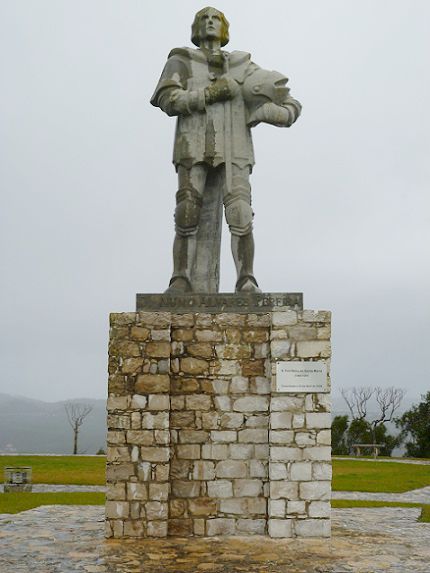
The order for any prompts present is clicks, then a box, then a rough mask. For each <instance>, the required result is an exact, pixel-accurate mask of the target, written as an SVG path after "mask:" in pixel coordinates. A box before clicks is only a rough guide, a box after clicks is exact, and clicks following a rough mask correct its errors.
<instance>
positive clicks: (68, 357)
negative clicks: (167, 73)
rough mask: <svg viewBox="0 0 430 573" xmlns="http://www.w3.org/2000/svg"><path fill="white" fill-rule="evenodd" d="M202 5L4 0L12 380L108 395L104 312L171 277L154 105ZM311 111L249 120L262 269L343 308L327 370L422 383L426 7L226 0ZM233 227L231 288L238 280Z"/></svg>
mask: <svg viewBox="0 0 430 573" xmlns="http://www.w3.org/2000/svg"><path fill="white" fill-rule="evenodd" d="M201 7H202V4H201V3H200V2H195V1H191V0H189V1H183V2H180V3H179V2H170V3H168V2H164V3H158V4H152V5H151V10H150V11H149V10H148V8H147V3H144V2H121V3H119V2H106V1H102V0H93V1H92V2H90V3H88V2H84V1H80V0H79V1H76V0H75V1H73V2H71V1H70V2H67V1H65V2H56V1H54V0H39V2H37V3H32V2H20V3H17V2H12V1H9V2H7V1H6V2H3V3H2V5H1V8H0V48H1V49H0V53H1V56H0V58H1V59H0V67H1V77H2V78H3V85H4V87H2V94H1V103H0V114H1V124H2V131H1V134H0V146H1V148H0V184H1V195H2V213H1V215H0V217H1V228H0V239H1V245H2V247H1V271H2V280H1V290H2V297H1V316H2V329H1V346H0V352H1V361H0V391H3V392H9V393H17V394H23V395H27V396H31V397H40V398H42V399H47V400H56V399H62V398H67V397H74V396H82V395H86V396H90V397H101V396H103V395H104V394H105V392H106V346H107V330H108V314H109V312H110V311H126V310H133V307H134V296H135V293H136V292H159V291H162V290H164V289H165V288H166V284H167V280H168V277H169V274H170V271H171V242H172V239H173V225H172V220H173V217H172V215H173V208H174V193H175V190H176V177H175V173H174V169H173V166H171V164H170V160H171V151H172V149H171V148H172V142H173V132H174V121H173V120H172V119H169V118H167V117H165V116H164V114H162V113H160V111H159V110H157V109H155V108H153V107H152V106H150V105H149V102H148V100H149V97H150V95H151V93H152V90H153V88H154V86H155V84H156V82H157V80H158V77H159V74H160V72H161V69H162V66H163V64H164V61H165V58H166V56H167V53H168V52H169V50H170V49H171V48H172V47H175V46H181V45H190V40H189V30H190V24H191V21H192V18H193V16H194V13H195V12H196V11H197V10H198V9H200V8H201ZM217 7H219V8H220V9H222V10H224V12H225V13H226V15H227V17H228V19H229V20H230V23H231V42H230V45H229V49H231V50H233V49H242V50H248V51H250V52H251V53H252V55H253V59H254V61H256V62H257V63H258V64H260V65H261V66H263V67H266V68H269V69H276V70H279V71H283V72H285V73H286V74H287V75H288V76H289V77H290V84H291V89H292V93H293V95H295V96H296V97H297V98H298V99H299V100H300V101H302V102H303V106H304V108H303V115H302V117H301V118H300V120H299V121H298V122H297V124H296V125H295V126H293V127H292V128H291V129H290V130H280V129H275V128H271V127H269V126H260V127H258V129H256V130H255V131H254V144H255V148H256V158H257V164H256V167H255V171H254V174H253V177H252V185H253V205H254V210H255V212H256V219H255V229H256V243H257V252H256V273H257V278H258V279H259V282H260V283H261V286H262V287H263V289H264V290H266V291H303V292H304V296H305V303H306V306H307V307H308V308H324V309H330V310H333V313H334V314H333V322H334V334H333V342H334V354H333V374H334V375H333V382H334V384H335V385H336V386H350V385H353V384H363V383H366V384H367V383H369V384H373V383H378V384H381V385H391V384H394V385H397V386H402V387H405V388H407V389H408V394H409V395H418V394H419V393H420V392H424V391H425V390H426V389H428V378H426V377H425V374H424V373H425V372H426V366H427V345H428V337H427V332H426V331H425V329H426V324H427V323H428V321H429V319H430V316H429V315H430V310H429V308H430V307H429V304H428V292H429V290H430V284H429V283H430V280H429V279H430V277H429V265H428V244H429V242H430V225H429V222H430V221H429V219H430V215H429V213H430V200H429V193H428V182H429V179H430V172H429V171H430V167H429V165H430V164H429V162H428V151H429V138H430V136H429V133H430V121H429V117H430V116H429V111H428V101H429V100H430V82H429V79H428V72H427V70H428V54H429V53H430V37H429V36H428V30H427V27H428V21H429V16H430V6H429V4H428V3H427V2H425V1H419V0H416V1H415V2H413V3H408V2H406V1H388V0H386V1H385V0H381V1H379V2H374V1H370V0H368V1H364V2H352V1H345V0H336V1H335V0H331V1H328V2H324V3H321V2H318V1H316V0H313V1H308V2H300V3H299V2H285V1H282V2H281V1H269V2H266V3H265V4H264V9H263V8H262V5H261V2H256V1H248V2H244V1H241V0H236V1H235V2H234V3H233V2H221V3H218V4H217ZM228 242H229V237H228V232H227V233H225V234H224V238H223V247H224V252H223V259H222V262H223V266H222V283H221V286H222V290H225V291H231V290H232V288H233V284H234V274H233V264H232V261H231V256H230V253H229V251H228V248H229V247H228Z"/></svg>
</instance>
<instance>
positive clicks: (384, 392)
mask: <svg viewBox="0 0 430 573" xmlns="http://www.w3.org/2000/svg"><path fill="white" fill-rule="evenodd" d="M404 395H405V391H404V390H403V389H402V388H394V386H390V387H389V388H381V387H380V386H377V387H376V388H375V399H376V401H377V403H378V406H379V415H378V416H377V417H376V418H375V419H374V420H372V422H371V423H370V424H371V427H372V436H373V442H374V443H375V441H376V440H375V434H376V428H377V426H379V425H380V424H384V423H385V422H392V421H393V419H394V414H395V413H396V411H397V410H398V408H399V407H400V404H401V402H402V400H403V397H404Z"/></svg>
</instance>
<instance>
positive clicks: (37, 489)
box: [0, 483, 106, 493]
mask: <svg viewBox="0 0 430 573" xmlns="http://www.w3.org/2000/svg"><path fill="white" fill-rule="evenodd" d="M3 491H4V485H0V493H3ZM87 491H90V492H101V493H104V492H106V486H104V485H61V484H52V483H34V484H33V487H32V493H48V492H60V493H72V492H87Z"/></svg>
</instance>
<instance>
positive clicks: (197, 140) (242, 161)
mask: <svg viewBox="0 0 430 573" xmlns="http://www.w3.org/2000/svg"><path fill="white" fill-rule="evenodd" d="M223 56H224V60H225V64H224V69H223V70H220V74H219V75H223V74H224V75H228V77H230V78H232V79H234V80H236V81H237V82H238V84H239V85H241V84H243V82H244V80H245V78H246V77H248V76H249V75H250V74H252V73H253V72H254V71H255V70H257V69H259V68H258V66H257V65H256V64H254V63H253V62H251V60H250V54H248V53H246V52H237V51H235V52H231V53H230V54H229V53H227V52H223ZM216 77H217V75H216V74H215V73H214V72H213V71H211V69H210V66H209V63H208V60H207V58H206V56H205V54H204V53H203V51H202V50H200V49H197V50H195V49H192V48H176V49H174V50H172V51H171V52H170V54H169V58H168V60H167V63H166V65H165V67H164V70H163V73H162V74H161V78H160V81H159V82H158V85H157V88H156V90H155V92H154V95H153V96H152V99H151V103H152V104H153V105H155V106H157V107H160V108H161V109H162V110H163V111H164V112H165V113H167V114H168V115H171V116H173V115H176V116H178V120H177V126H176V135H175V144H174V150H173V163H174V165H175V167H176V168H178V166H179V165H182V166H184V167H186V168H190V167H192V166H193V165H195V164H197V163H204V164H207V165H209V166H211V167H217V166H219V165H221V164H223V163H224V162H225V161H226V160H228V161H230V162H231V163H232V164H233V165H237V166H238V167H240V168H244V167H246V166H249V168H250V169H251V168H252V166H253V165H254V151H253V146H252V139H251V131H250V128H249V127H248V125H247V119H248V118H247V110H246V107H245V103H244V101H243V98H242V96H241V95H240V94H239V95H238V96H236V97H234V98H233V99H231V100H229V101H221V102H216V103H213V104H211V105H205V95H204V89H205V88H206V87H207V86H209V85H210V84H211V83H212V82H213V81H214V80H215V79H216Z"/></svg>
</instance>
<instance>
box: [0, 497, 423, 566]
mask: <svg viewBox="0 0 430 573" xmlns="http://www.w3.org/2000/svg"><path fill="white" fill-rule="evenodd" d="M418 515H419V510H418V509H415V508H411V509H410V508H372V509H368V508H366V509H335V510H333V537H332V539H331V540H315V539H302V540H273V539H268V538H266V537H248V538H243V537H242V538H237V537H236V538H224V539H222V538H212V539H199V538H189V539H183V538H174V539H167V540H165V539H164V540H162V539H156V540H115V541H113V540H109V541H107V540H105V539H104V538H103V531H104V526H103V521H104V508H103V507H100V506H45V507H40V508H37V509H32V510H29V511H26V512H22V513H20V514H17V515H0V571H1V573H33V572H34V571H40V572H41V573H81V572H86V573H142V572H144V573H203V572H215V573H385V572H387V573H429V572H430V543H429V542H430V524H422V523H417V521H416V519H417V517H418Z"/></svg>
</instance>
